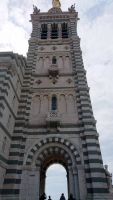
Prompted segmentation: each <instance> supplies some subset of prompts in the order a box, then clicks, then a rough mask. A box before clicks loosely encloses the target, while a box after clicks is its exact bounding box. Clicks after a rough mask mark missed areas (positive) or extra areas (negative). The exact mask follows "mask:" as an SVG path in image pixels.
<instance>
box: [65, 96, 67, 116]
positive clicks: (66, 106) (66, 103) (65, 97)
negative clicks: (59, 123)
mask: <svg viewBox="0 0 113 200" xmlns="http://www.w3.org/2000/svg"><path fill="white" fill-rule="evenodd" d="M65 100H66V113H67V112H68V95H67V94H66V95H65Z"/></svg>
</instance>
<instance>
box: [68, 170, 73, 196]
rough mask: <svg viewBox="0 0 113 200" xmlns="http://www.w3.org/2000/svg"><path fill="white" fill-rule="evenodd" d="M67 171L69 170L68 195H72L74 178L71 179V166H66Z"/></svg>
mask: <svg viewBox="0 0 113 200" xmlns="http://www.w3.org/2000/svg"><path fill="white" fill-rule="evenodd" d="M68 172H69V196H70V194H72V195H73V197H74V196H75V195H74V180H73V171H72V167H68Z"/></svg>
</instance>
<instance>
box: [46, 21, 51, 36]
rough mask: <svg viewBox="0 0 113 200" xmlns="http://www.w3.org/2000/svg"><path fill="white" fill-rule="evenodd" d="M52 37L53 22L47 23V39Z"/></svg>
mask: <svg viewBox="0 0 113 200" xmlns="http://www.w3.org/2000/svg"><path fill="white" fill-rule="evenodd" d="M50 38H51V24H47V39H50Z"/></svg>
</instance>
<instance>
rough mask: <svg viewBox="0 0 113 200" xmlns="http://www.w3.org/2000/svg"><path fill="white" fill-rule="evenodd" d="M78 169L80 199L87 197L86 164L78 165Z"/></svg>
mask: <svg viewBox="0 0 113 200" xmlns="http://www.w3.org/2000/svg"><path fill="white" fill-rule="evenodd" d="M77 169H78V182H79V191H80V199H86V197H87V189H86V178H85V170H84V165H77Z"/></svg>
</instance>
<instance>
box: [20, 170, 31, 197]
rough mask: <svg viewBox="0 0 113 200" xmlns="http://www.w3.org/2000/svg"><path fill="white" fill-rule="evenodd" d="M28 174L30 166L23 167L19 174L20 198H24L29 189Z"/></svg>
mask: <svg viewBox="0 0 113 200" xmlns="http://www.w3.org/2000/svg"><path fill="white" fill-rule="evenodd" d="M29 174H30V168H29V167H25V168H24V169H23V172H22V176H21V185H20V200H25V199H26V197H27V194H28V190H29Z"/></svg>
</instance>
